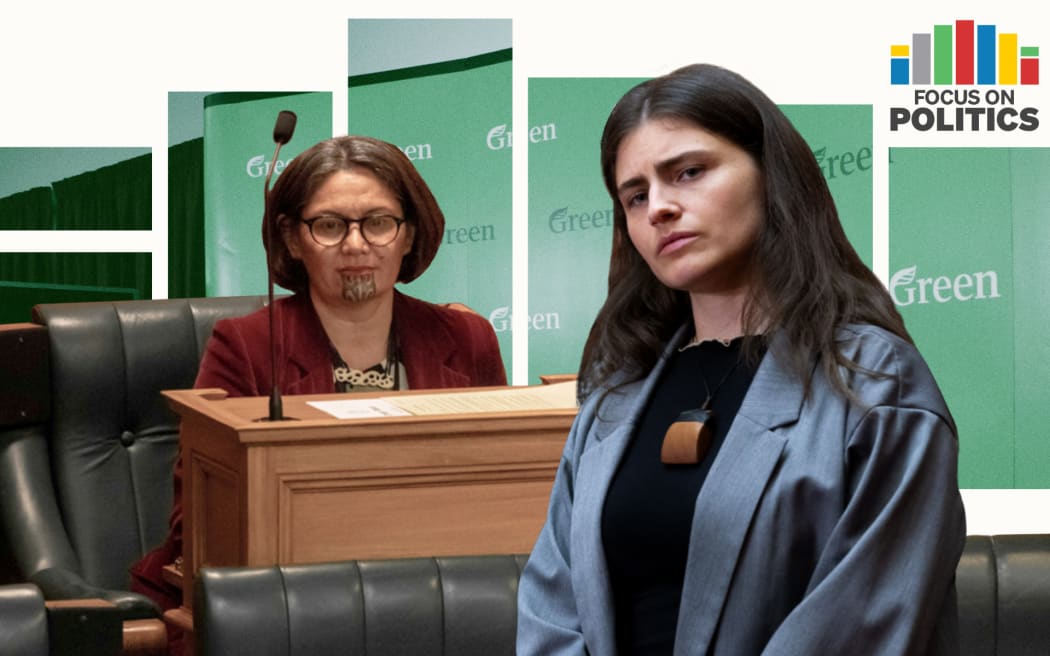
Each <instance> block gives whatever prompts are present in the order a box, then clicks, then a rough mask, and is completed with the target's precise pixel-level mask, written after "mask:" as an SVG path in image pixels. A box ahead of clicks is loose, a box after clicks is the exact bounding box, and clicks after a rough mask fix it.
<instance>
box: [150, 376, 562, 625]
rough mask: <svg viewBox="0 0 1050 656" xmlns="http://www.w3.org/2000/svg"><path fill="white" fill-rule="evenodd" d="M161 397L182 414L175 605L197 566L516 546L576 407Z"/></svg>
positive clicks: (542, 497)
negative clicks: (409, 409) (444, 407)
mask: <svg viewBox="0 0 1050 656" xmlns="http://www.w3.org/2000/svg"><path fill="white" fill-rule="evenodd" d="M487 389H491V388H487ZM479 391H482V390H480V389H473V390H461V391H457V390H447V391H443V392H442V394H449V395H451V394H456V393H471V392H479ZM486 391H487V390H486ZM416 393H427V394H433V393H434V392H433V390H430V391H426V392H416ZM164 394H165V396H166V397H167V398H168V400H169V402H170V404H171V405H172V407H173V408H174V409H175V410H176V412H177V413H178V414H179V415H180V417H181V420H182V423H181V446H182V458H183V472H184V475H183V489H182V494H183V550H184V553H183V566H182V571H183V574H184V575H183V577H182V580H183V600H184V601H183V603H184V605H185V607H186V608H187V610H188V609H189V607H190V605H191V604H192V599H193V579H194V576H193V575H194V573H195V572H196V571H197V570H198V569H199V568H200V567H203V566H239V565H248V566H257V565H272V564H287V563H308V562H321V561H331V560H345V559H371V558H401V557H413V556H452V555H474V554H488V553H528V552H529V551H531V550H532V546H533V543H534V542H535V540H536V536H537V535H538V534H539V531H540V528H541V527H542V525H543V522H544V520H545V518H546V510H547V501H548V498H549V495H550V489H551V485H552V483H553V481H554V474H555V472H556V470H557V467H558V463H559V461H560V458H561V453H562V449H563V447H564V445H565V439H566V437H567V435H568V432H569V428H570V426H571V424H572V421H573V419H574V418H575V416H576V409H575V408H559V409H551V410H518V411H501V412H479V413H474V414H437V415H422V416H404V417H382V418H369V419H353V420H347V419H336V418H333V417H332V416H331V415H329V414H327V413H325V412H323V411H322V410H319V409H317V408H315V407H313V406H310V405H308V402H310V401H324V400H332V399H335V398H341V399H345V398H346V396H345V395H342V396H335V395H332V396H325V395H318V396H290V397H285V398H284V399H283V402H284V415H285V416H286V417H291V418H292V419H289V420H285V421H276V422H271V421H263V420H260V418H262V417H265V416H266V415H267V413H268V410H267V409H268V399H266V398H258V397H253V398H226V397H225V394H224V393H223V392H222V391H221V390H179V391H168V392H165V393H164ZM395 394H397V395H398V396H400V395H402V394H413V392H400V393H395ZM369 396H382V397H391V396H392V394H391V393H385V394H373V395H369ZM355 398H367V396H366V395H355Z"/></svg>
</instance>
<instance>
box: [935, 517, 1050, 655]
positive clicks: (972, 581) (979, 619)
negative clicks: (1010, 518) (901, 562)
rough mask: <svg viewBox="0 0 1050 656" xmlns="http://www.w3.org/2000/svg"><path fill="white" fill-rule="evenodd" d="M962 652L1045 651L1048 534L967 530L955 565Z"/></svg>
mask: <svg viewBox="0 0 1050 656" xmlns="http://www.w3.org/2000/svg"><path fill="white" fill-rule="evenodd" d="M955 585H956V589H957V591H958V598H959V643H960V645H961V646H962V654H963V656H1046V654H1050V535H998V536H983V535H971V536H969V537H968V538H967V539H966V548H965V550H964V551H963V555H962V558H961V559H960V561H959V567H958V569H957V570H956V578H955Z"/></svg>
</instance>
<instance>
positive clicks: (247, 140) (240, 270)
mask: <svg viewBox="0 0 1050 656" xmlns="http://www.w3.org/2000/svg"><path fill="white" fill-rule="evenodd" d="M284 109H287V110H291V111H293V112H295V113H296V115H297V116H298V122H297V124H296V127H295V133H294V135H293V136H292V140H291V141H289V142H288V143H287V144H286V145H284V146H283V147H282V148H281V152H280V154H279V155H278V164H277V167H276V168H275V169H274V174H273V177H272V178H271V181H270V183H271V186H272V185H273V183H274V182H276V180H277V177H278V176H279V175H280V171H281V169H283V168H284V164H286V163H287V162H290V161H291V160H292V159H293V158H294V157H295V156H296V155H298V154H299V153H301V152H302V151H304V150H306V149H307V148H309V147H310V146H312V145H314V144H315V143H317V142H318V141H321V140H322V139H327V138H329V137H331V136H332V94H331V93H327V92H325V93H219V94H214V95H211V96H208V97H207V98H205V101H204V251H205V288H206V290H207V294H208V296H237V295H240V294H264V293H266V289H267V279H268V277H267V274H266V253H265V251H264V250H263V246H262V213H263V188H264V182H265V180H266V168H267V166H268V165H269V162H270V161H271V160H272V159H273V151H274V147H275V144H274V142H273V126H274V122H275V121H276V120H277V114H278V113H279V112H280V111H281V110H284Z"/></svg>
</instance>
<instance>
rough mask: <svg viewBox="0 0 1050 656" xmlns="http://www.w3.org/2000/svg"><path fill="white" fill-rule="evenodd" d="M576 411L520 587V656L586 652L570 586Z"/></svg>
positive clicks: (581, 430)
mask: <svg viewBox="0 0 1050 656" xmlns="http://www.w3.org/2000/svg"><path fill="white" fill-rule="evenodd" d="M581 419H582V412H581V415H578V416H577V418H576V421H575V422H574V423H573V426H572V429H571V430H570V431H569V438H568V440H567V441H566V444H565V450H564V452H563V453H562V458H561V463H560V465H559V467H558V472H557V474H556V475H555V479H554V486H553V488H552V490H551V497H550V505H549V507H548V512H547V520H546V522H545V523H544V526H543V529H542V530H541V531H540V535H539V538H538V539H537V540H536V545H535V546H534V547H533V550H532V553H531V555H530V556H529V560H528V562H527V563H526V564H525V568H524V569H523V570H522V572H521V579H520V582H519V586H518V636H517V654H518V656H533V655H535V656H579V655H581V654H586V653H587V647H586V645H585V644H584V638H583V630H582V628H581V626H580V618H579V615H578V613H577V608H576V600H575V595H574V593H573V585H572V559H571V556H570V550H569V537H570V535H571V533H572V506H573V492H574V487H575V464H574V463H575V460H576V458H575V454H576V451H577V447H576V445H577V442H578V441H580V440H583V437H584V435H585V433H586V428H585V423H586V422H584V421H581Z"/></svg>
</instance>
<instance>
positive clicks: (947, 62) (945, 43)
mask: <svg viewBox="0 0 1050 656" xmlns="http://www.w3.org/2000/svg"><path fill="white" fill-rule="evenodd" d="M952 52H953V47H952V26H951V25H934V26H933V83H934V84H951V83H952Z"/></svg>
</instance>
